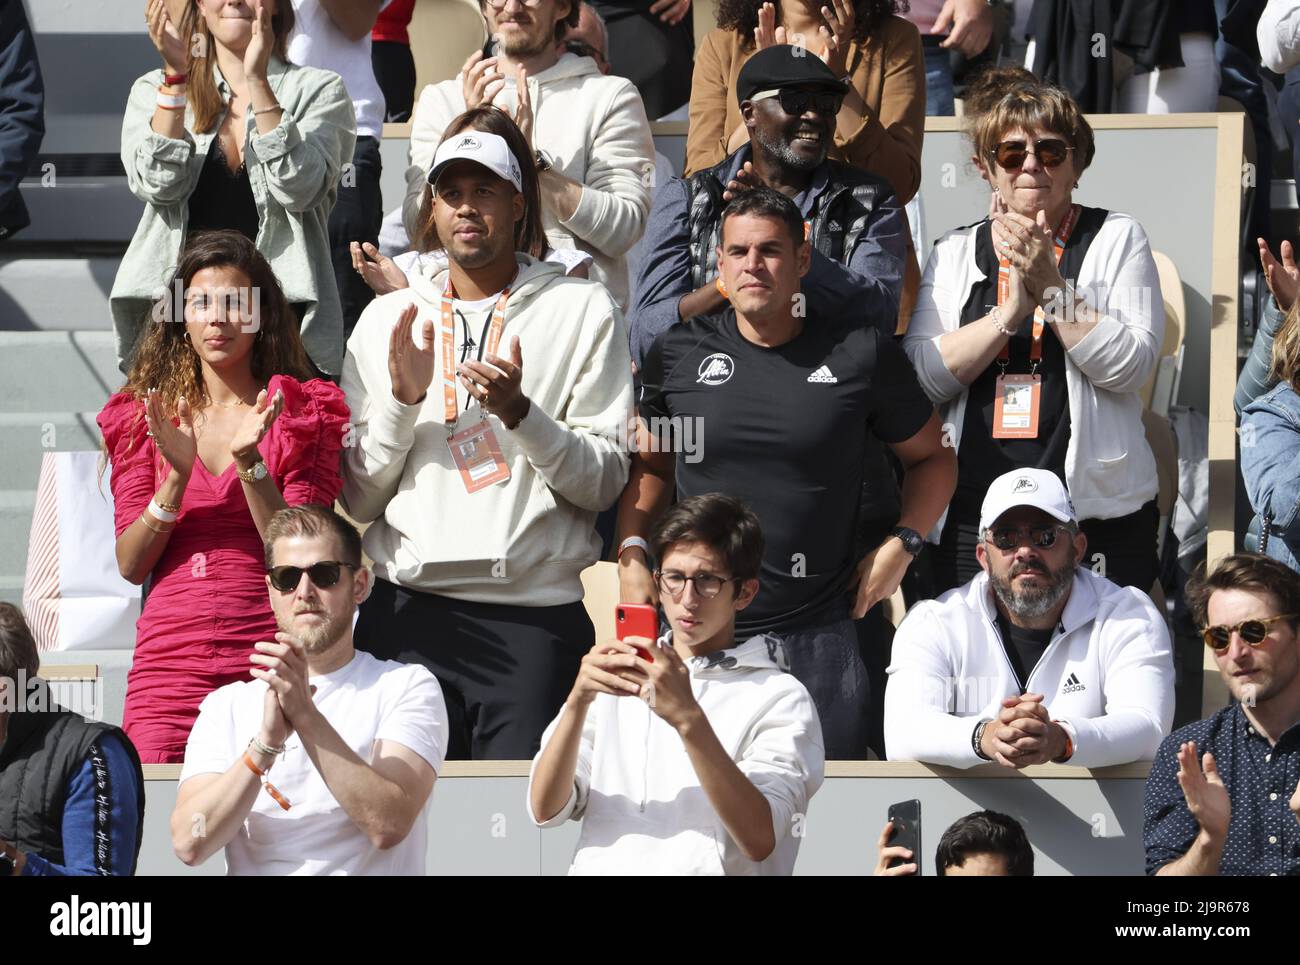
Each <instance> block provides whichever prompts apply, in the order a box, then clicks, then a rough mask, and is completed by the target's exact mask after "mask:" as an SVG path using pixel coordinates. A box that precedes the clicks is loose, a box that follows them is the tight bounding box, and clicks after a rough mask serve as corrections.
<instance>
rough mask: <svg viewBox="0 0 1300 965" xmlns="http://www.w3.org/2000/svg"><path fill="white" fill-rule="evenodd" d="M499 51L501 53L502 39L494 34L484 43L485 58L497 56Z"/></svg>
mask: <svg viewBox="0 0 1300 965" xmlns="http://www.w3.org/2000/svg"><path fill="white" fill-rule="evenodd" d="M499 53H501V40H500V38H498V37H497V36H496V35H495V34H493V35H492V36H491V37H488V39H487V43H485V44H484V45H483V59H484V60H487V59H488V58H489V57H495V56H496V55H497V54H499Z"/></svg>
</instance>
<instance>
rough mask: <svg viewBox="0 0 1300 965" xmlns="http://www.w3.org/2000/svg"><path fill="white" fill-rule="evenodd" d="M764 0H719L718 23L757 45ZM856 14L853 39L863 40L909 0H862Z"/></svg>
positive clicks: (778, 11) (903, 9)
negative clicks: (756, 29)
mask: <svg viewBox="0 0 1300 965" xmlns="http://www.w3.org/2000/svg"><path fill="white" fill-rule="evenodd" d="M763 2H764V0H718V26H719V27H721V28H722V29H723V30H734V31H736V32H737V33H738V34H740V36H741V37H742V38H744V39H743V43H742V44H741V46H742V47H752V46H753V45H754V29H755V28H756V27H757V26H758V9H759V7H761V6H762V5H763ZM771 2H773V3H775V4H776V22H777V23H778V24H780V22H781V0H771ZM853 9H854V13H855V17H854V24H853V39H854V40H856V41H857V42H858V43H859V44H861V43H862V42H863V41H864V40H866V39H867V36H868V35H869V34H870V33H871V31H873V30H875V29H876V28H877V27H878V26H880V24H881V22H882V21H883V20H884V19H885V18H886V17H891V16H893V15H894V14H898V13H907V11H908V4H907V0H860V2H858V3H855V4H854V5H853Z"/></svg>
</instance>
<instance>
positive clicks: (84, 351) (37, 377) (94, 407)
mask: <svg viewBox="0 0 1300 965" xmlns="http://www.w3.org/2000/svg"><path fill="white" fill-rule="evenodd" d="M123 381H124V378H123V376H122V374H121V372H119V371H118V368H117V359H116V355H115V351H114V344H113V333H112V332H111V331H102V332H86V331H77V332H13V331H8V332H6V331H0V412H7V413H10V414H14V413H28V414H30V413H39V412H51V411H53V412H69V413H72V412H98V411H99V410H100V409H101V408H102V407H103V405H104V403H105V402H106V401H107V400H108V397H109V395H111V394H112V392H113V391H114V390H115V389H117V388H118V387H119V386H120V385H121V384H122V382H123Z"/></svg>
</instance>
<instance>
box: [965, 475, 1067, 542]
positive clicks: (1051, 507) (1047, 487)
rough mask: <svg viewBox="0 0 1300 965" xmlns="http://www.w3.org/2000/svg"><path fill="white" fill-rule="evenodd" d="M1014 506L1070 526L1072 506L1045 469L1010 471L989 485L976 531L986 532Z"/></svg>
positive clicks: (1057, 480)
mask: <svg viewBox="0 0 1300 965" xmlns="http://www.w3.org/2000/svg"><path fill="white" fill-rule="evenodd" d="M1017 506H1032V507H1034V508H1035V509H1041V510H1042V511H1043V512H1045V513H1047V514H1048V515H1049V516H1052V517H1054V518H1056V519H1058V520H1060V521H1061V522H1062V523H1074V522H1077V521H1078V520H1077V519H1076V518H1075V515H1074V503H1073V502H1071V501H1070V494H1069V493H1068V492H1066V491H1065V484H1064V483H1062V482H1061V479H1060V477H1059V476H1057V475H1056V473H1054V472H1050V471H1049V470H1047V469H1014V470H1012V471H1011V472H1008V473H1003V474H1002V475H1001V476H998V478H997V479H995V480H993V482H992V483H991V484H990V485H989V491H988V492H987V493H985V495H984V505H983V506H981V507H980V529H981V530H985V529H989V528H990V527H991V526H992V525H993V524H994V523H996V522H997V521H998V517H999V516H1001V515H1002V514H1003V513H1005V512H1006V511H1007V510H1008V509H1015V508H1016V507H1017Z"/></svg>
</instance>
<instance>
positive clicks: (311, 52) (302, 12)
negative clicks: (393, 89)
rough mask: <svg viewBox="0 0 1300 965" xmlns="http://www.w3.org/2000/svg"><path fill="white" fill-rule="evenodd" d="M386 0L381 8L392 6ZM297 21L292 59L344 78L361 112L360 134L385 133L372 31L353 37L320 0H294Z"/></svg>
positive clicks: (359, 116)
mask: <svg viewBox="0 0 1300 965" xmlns="http://www.w3.org/2000/svg"><path fill="white" fill-rule="evenodd" d="M388 3H389V0H384V3H383V5H382V6H381V7H380V8H379V9H381V10H382V9H383V8H384V7H386V6H388ZM293 12H294V15H295V17H296V21H295V23H294V25H293V32H292V33H291V34H289V60H290V61H292V62H293V63H295V64H297V65H298V66H299V67H321V68H323V69H325V70H332V71H334V73H336V74H338V75H339V76H340V77H342V78H343V86H344V87H346V88H347V89H348V94H349V95H351V97H352V106H353V108H354V109H355V110H356V112H357V137H373V138H380V137H382V136H383V133H384V92H383V91H382V90H380V89H379V81H377V80H375V68H374V65H373V64H372V63H371V61H370V34H366V35H365V36H364V37H362V38H361V39H360V40H349V39H348V37H347V36H346V35H345V34H344V33H343V31H341V30H340V29H339V28H338V27H336V26H334V21H333V20H331V19H330V15H329V11H328V10H326V9H325V8H324V7H322V6H321V5H320V0H293Z"/></svg>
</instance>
